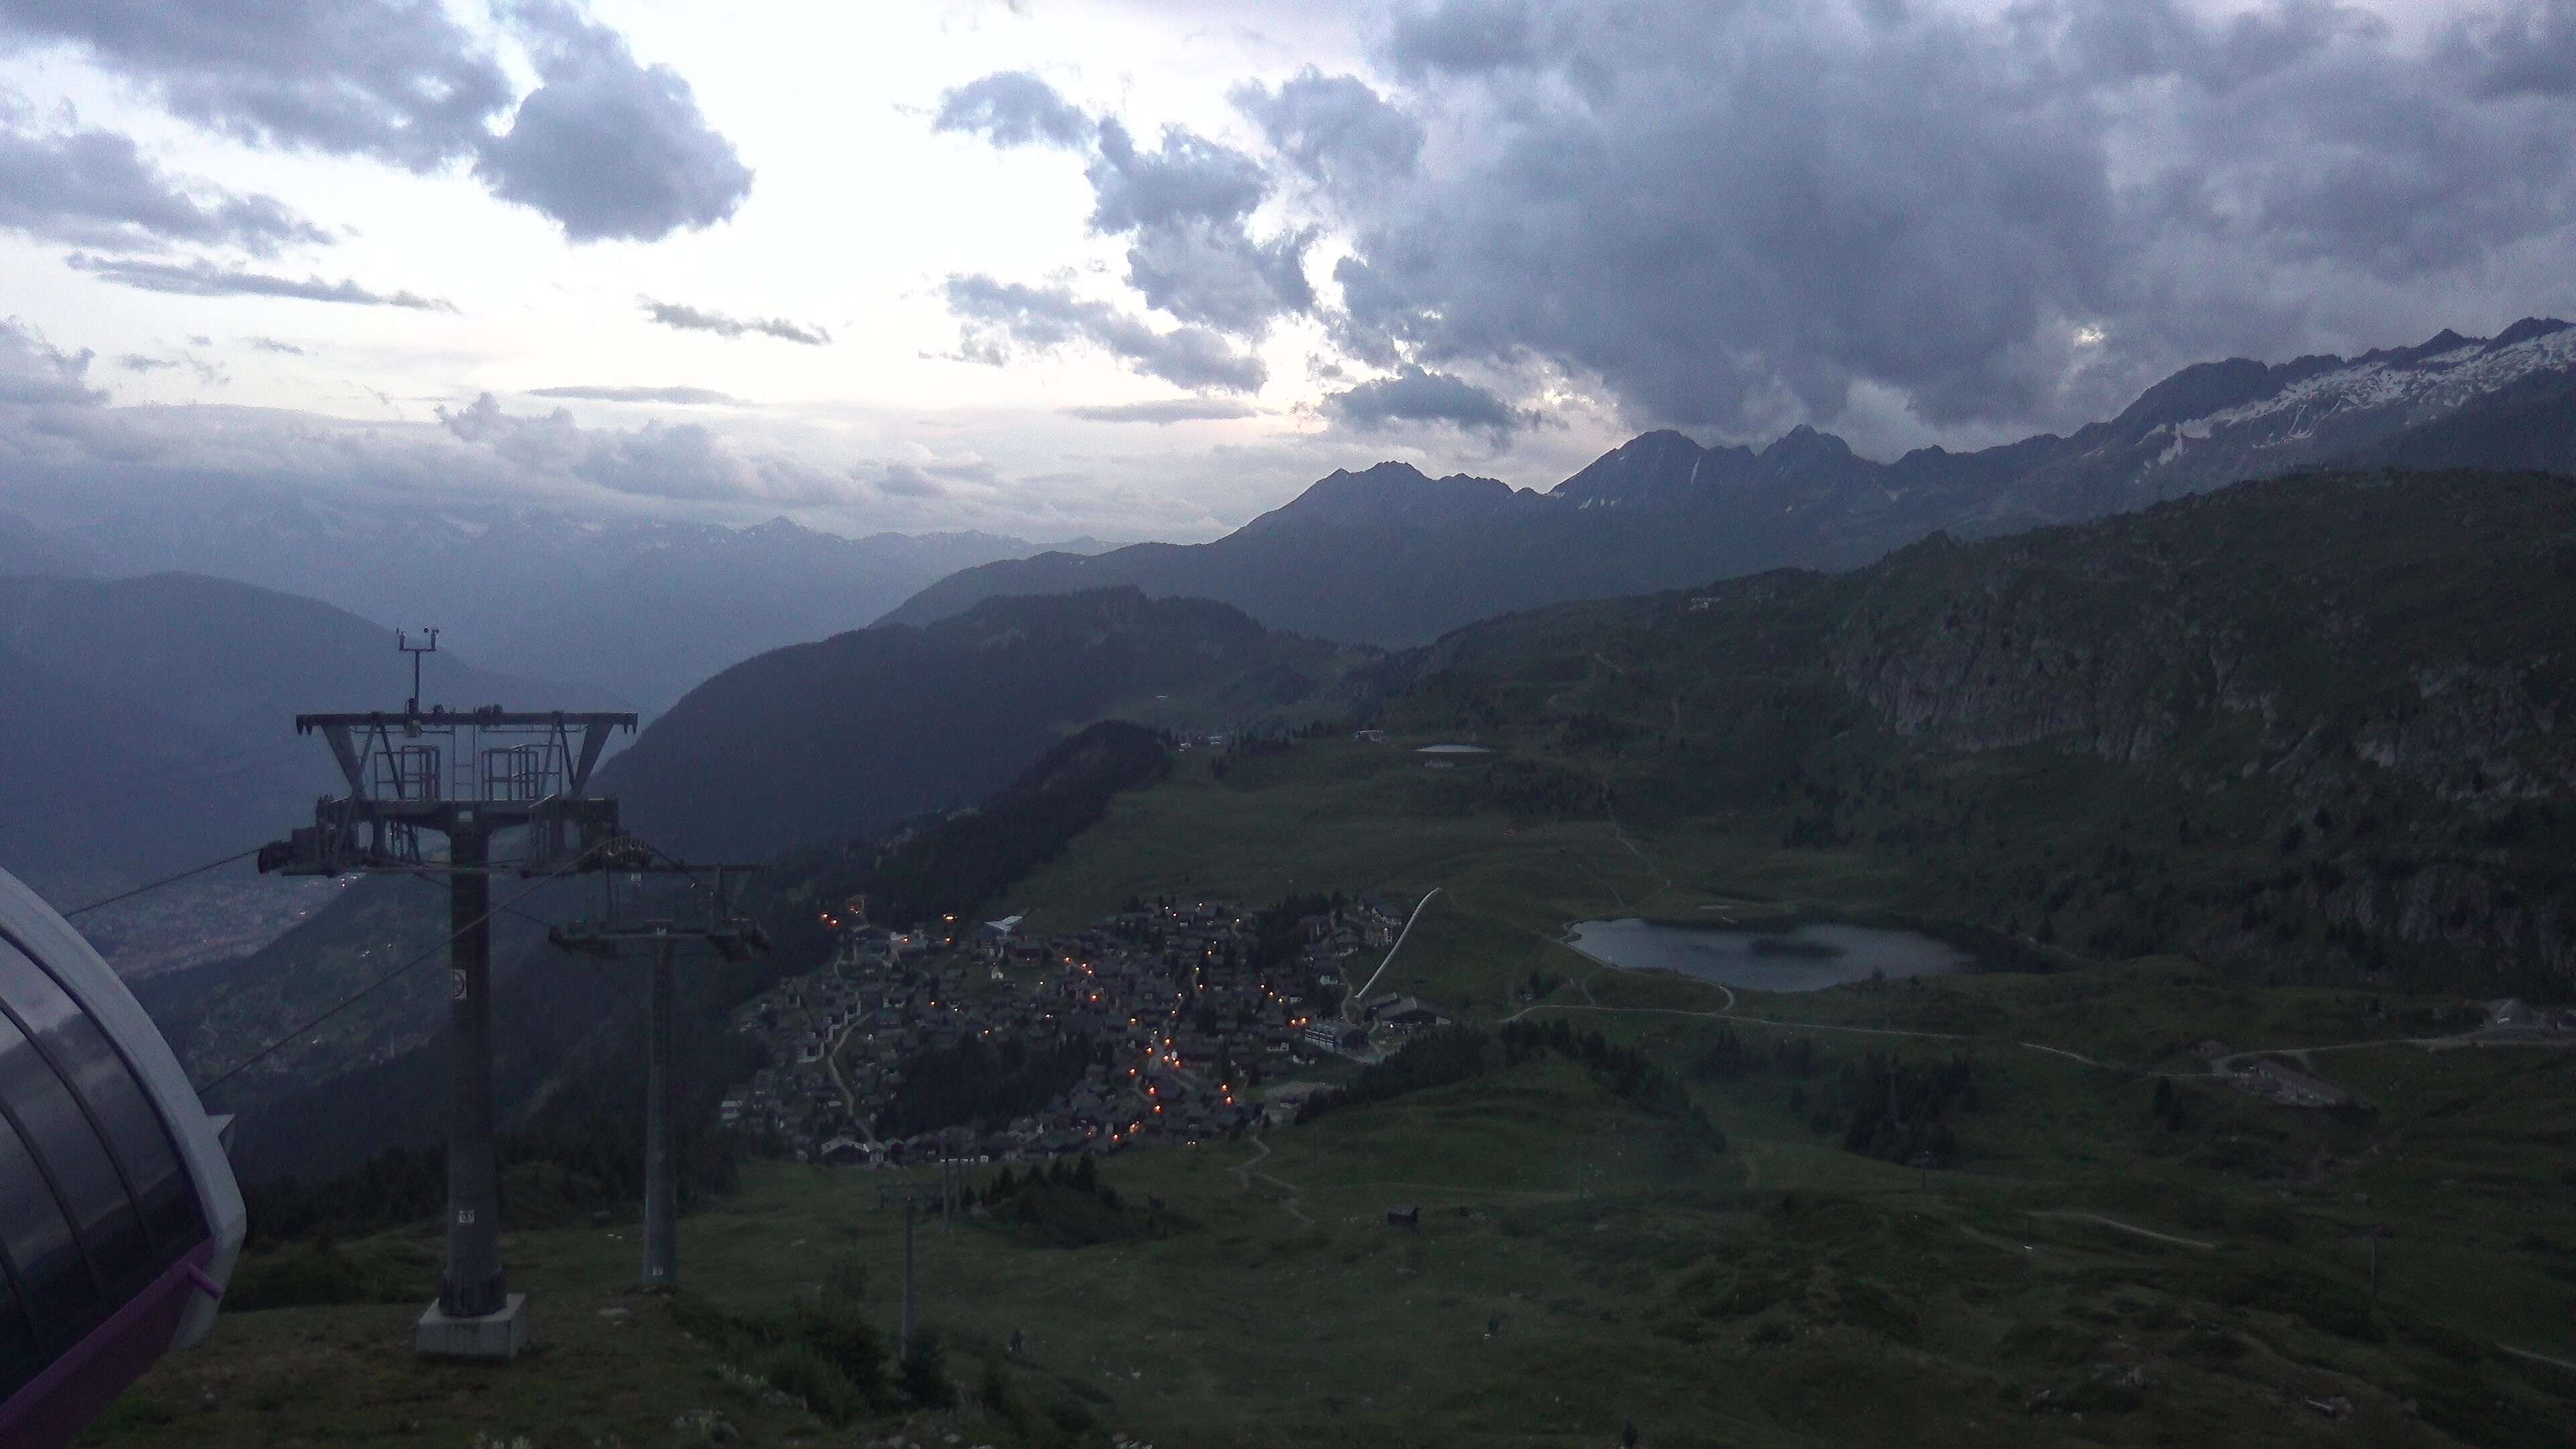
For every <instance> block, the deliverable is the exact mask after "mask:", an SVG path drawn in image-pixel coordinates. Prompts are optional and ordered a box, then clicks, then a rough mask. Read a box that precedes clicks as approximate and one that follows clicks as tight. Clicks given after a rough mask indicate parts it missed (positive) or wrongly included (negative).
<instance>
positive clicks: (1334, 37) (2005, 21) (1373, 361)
mask: <svg viewBox="0 0 2576 1449" xmlns="http://www.w3.org/2000/svg"><path fill="white" fill-rule="evenodd" d="M2572 262H2576V0H2532V3H2523V4H2502V5H2497V4H2483V3H2478V4H2471V3H2457V4H2454V3H2432V0H2426V3H2416V4H2397V3H2393V0H2390V3H2380V4H2371V5H2345V4H2334V3H2323V0H2294V3H2260V4H2250V5H2238V4H2203V3H2193V0H2010V3H1993V0H1954V3H1929V0H1625V3H1616V4H1611V3H1589V4H1583V3H1572V0H1437V3H1414V4H1397V5H1393V6H1389V5H1385V4H1370V5H1336V4H1332V3H1325V0H1314V3H1301V4H1297V5H1260V6H1254V5H1244V4H1221V3H1192V0H1171V3H1159V4H1148V3H1134V0H1080V3H1072V0H1018V3H970V0H920V3H912V4H901V5H866V6H854V5H848V4H846V3H815V4H801V3H791V0H764V3H762V4H757V5H741V4H713V3H704V4H702V3H694V0H686V3H684V0H637V3H630V4H610V3H602V4H596V5H592V6H587V7H584V6H581V5H577V4H574V3H571V0H524V3H522V0H501V3H497V4H495V3H487V0H452V3H440V0H336V3H334V0H306V3H302V4H296V5H278V4H272V3H266V0H190V3H188V4H185V5H181V4H177V3H164V4H158V5H155V4H148V3H144V0H0V319H5V320H0V510H11V511H16V512H19V513H22V514H26V515H28V516H31V517H35V518H37V519H39V520H40V521H51V522H69V521H78V520H80V519H82V518H83V516H84V515H97V514H100V513H102V512H107V511H112V510H114V509H117V508H132V507H150V506H154V504H155V501H156V500H159V499H166V498H169V497H173V496H180V495H184V496H186V497H188V498H191V499H194V500H198V501H201V502H202V501H204V500H207V499H228V498H236V497H238V498H242V499H255V498H272V497H277V496H291V497H300V498H307V499H317V500H329V501H336V502H341V503H346V504H349V505H351V506H356V505H359V504H362V503H365V502H369V501H375V500H388V499H402V500H413V501H428V502H431V503H433V504H436V505H439V506H447V505H450V504H452V505H453V506H454V507H456V508H459V509H467V510H483V511H487V512H488V511H490V510H494V509H500V510H508V509H513V508H533V509H545V510H555V511H564V512H571V513H575V514H583V515H597V516H603V517H605V516H612V515H624V514H653V515H659V516H669V517H690V518H701V519H706V520H711V521H718V522H727V523H746V522H752V521H757V520H760V519H765V518H768V517H772V516H775V515H779V514H786V515H789V516H792V517H795V518H797V519H798V520H799V521H801V522H805V523H807V524H809V525H810V526H815V527H821V528H828V529H832V530H835V531H839V532H844V533H853V534H856V533H864V532H871V531H876V530H881V529H897V530H902V531H906V532H923V531H946V530H955V529H982V530H986V531H991V532H997V533H1008V534H1014V535H1017V536H1020V537H1024V538H1028V539H1031V540H1034V541H1049V540H1055V539H1062V538H1069V537H1074V536H1077V535H1090V536H1094V537H1102V538H1111V539H1138V538H1166V539H1175V540H1184V541H1186V540H1195V539H1202V538H1207V537H1212V536H1214V535H1216V534H1218V533H1221V532H1223V531H1225V530H1226V529H1229V528H1232V527H1234V526H1236V525H1239V524H1241V523H1242V522H1244V521H1246V520H1247V519H1249V518H1250V517H1252V516H1254V515H1255V514H1257V513H1259V512H1261V511H1263V510H1265V509H1268V508H1271V507H1275V506H1277V505H1278V504H1280V503H1282V502H1285V501H1286V500H1287V499H1289V498H1290V497H1292V496H1294V495H1295V493H1296V492H1297V491H1298V490H1299V489H1301V488H1302V487H1303V486H1304V485H1305V484H1306V483H1308V482H1311V481H1312V480H1314V479H1315V478H1317V477H1319V476H1321V475H1322V474H1324V473H1327V472H1330V471H1331V470H1333V469H1335V468H1340V467H1349V468H1353V469H1358V468H1362V467H1365V466H1367V465H1368V464H1370V463H1372V462H1375V461H1378V460H1380V459H1385V458H1399V459H1403V460H1406V461H1409V462H1413V463H1415V464H1417V465H1418V466H1421V467H1422V468H1424V469H1425V470H1426V471H1429V472H1432V473H1435V474H1441V473H1449V472H1459V471H1463V472H1472V473H1477V474H1482V475H1487V476H1493V477H1500V478H1503V479H1505V480H1507V481H1509V482H1512V483H1514V484H1516V485H1520V486H1526V487H1538V488H1545V487H1548V486H1550V485H1552V484H1554V483H1555V482H1556V481H1557V480H1559V479H1560V478H1562V477H1564V476H1566V475H1567V474H1569V473H1571V472H1573V471H1574V470H1575V469H1576V468H1578V467H1580V466H1581V465H1582V464H1583V463H1584V462H1586V461H1588V460H1589V459H1590V458H1592V457H1593V456H1595V455H1597V454H1598V453H1600V452H1602V451H1604V450H1605V449H1607V448H1610V447H1612V446H1615V445H1616V444H1618V443H1619V442H1620V441H1622V440H1624V439H1625V438H1627V437H1629V436H1632V435H1634V434H1635V433H1637V432H1641V431H1644V430H1646V429H1649V428H1655V427H1677V428H1681V429H1683V430H1685V431H1687V432H1689V433H1691V434H1692V435H1693V436H1695V437H1697V438H1699V439H1701V440H1702V441H1704V442H1714V441H1720V440H1724V441H1735V442H1749V443H1752V444H1754V445H1756V446H1759V445H1761V444H1762V443H1764V442H1767V441H1768V440H1770V439H1771V438H1773V437H1776V436H1778V435H1779V434H1780V433H1782V432H1784V431H1786V430H1787V429H1789V428H1790V427H1792V426H1795V425H1798V424H1802V423H1803V424H1812V425H1814V426H1818V427H1822V428H1825V429H1827V430H1829V431H1834V432H1838V433H1840V434H1842V435H1843V436H1845V437H1846V438H1847V439H1849V440H1850V441H1851V442H1852V443H1853V445H1854V446H1855V447H1856V448H1858V449H1859V450H1860V451H1862V452H1863V453H1865V454H1869V455H1871V456H1877V457H1882V458H1890V457H1894V456H1895V455H1896V454H1898V453H1900V452H1902V451H1903V450H1905V449H1907V448H1912V447H1918V446H1925V445H1931V444H1939V445H1943V446H1949V447H1953V448H1962V447H1976V446H1983V445H1988V444H1992V443H1996V442H2001V441H2007V440H2010V439H2013V438H2017V437H2020V436H2023V435H2025V434H2028V433H2031V432H2035V431H2043V430H2046V431H2060V432H2062V431H2066V430H2069V429H2071V428H2073V427H2075V426H2078V425H2080V424H2081V423H2083V422H2085V421H2087V420H2090V419H2093V418H2097V417H2105V416H2109V415H2111V414H2113V413H2116V412H2117V411H2118V410H2119V408H2120V407H2121V406H2123V405H2125V404H2126V402H2127V401H2128V400H2129V399H2130V398H2132V397H2134V396H2135V394H2136V393H2137V392H2138V391H2139V390H2140V389H2141V388H2143V387H2144V386H2146V385H2147V384H2149V383H2152V382H2153V381H2155V380H2156V379H2158V378H2160V377H2162V376H2164V375H2166V374H2168V373H2170V372H2171V371H2173V370H2174V369H2176V368H2178V367H2181V366H2183V365H2186V364H2188V363H2191V362H2195V361H2201V360H2207V359H2210V358H2216V357H2224V356H2230V355H2243V356H2252V357H2257V358H2262V359H2266V360H2272V361H2284V360H2287V359H2289V358H2292V357H2295V356H2299V355H2302V354H2308V353H2315V352H2335V353H2339V354H2345V355H2350V354H2353V353H2357V352H2360V351H2364V350H2367V349H2368V348H2371V347H2376V346H2401V345H2406V344H2410V343H2413V342H2417V341H2420V340H2422V339H2423V338H2425V337H2427V336H2430V335H2431V334H2433V333H2434V332H2437V331H2439V330H2441V329H2442V328H2445V327H2449V328H2453V329H2455V330H2458V331H2460V332H2462V333H2466V334H2470V335H2488V334H2492V333H2493V332H2495V331H2498V330H2501V329H2502V328H2503V327H2504V326H2506V325H2507V324H2509V323H2511V322H2513V321H2514V320H2516V319H2518V318H2520V317H2523V316H2528V315H2553V314H2554V315H2561V316H2566V315H2576V266H2571V263H2572Z"/></svg>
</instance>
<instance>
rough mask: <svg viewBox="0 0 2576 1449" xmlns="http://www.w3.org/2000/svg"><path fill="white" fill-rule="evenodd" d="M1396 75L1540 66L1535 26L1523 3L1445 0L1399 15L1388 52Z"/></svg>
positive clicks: (1467, 73)
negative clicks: (1538, 64)
mask: <svg viewBox="0 0 2576 1449" xmlns="http://www.w3.org/2000/svg"><path fill="white" fill-rule="evenodd" d="M1386 55H1387V59H1388V60H1389V61H1390V62H1391V63H1392V64H1393V65H1394V67H1395V69H1396V72H1397V73H1398V74H1400V75H1406V76H1420V75H1423V74H1425V73H1426V72H1445V73H1450V74H1457V75H1474V74H1478V73H1480V72H1485V71H1494V70H1502V69H1505V68H1507V67H1511V66H1529V65H1535V64H1537V63H1538V36H1537V27H1536V26H1535V25H1534V24H1533V23H1532V21H1531V18H1530V7H1529V6H1528V5H1527V4H1525V3H1522V0H1501V3H1481V0H1443V3H1441V4H1439V5H1434V6H1429V7H1426V8H1421V9H1416V10H1413V11H1411V12H1409V13H1407V14H1404V15H1402V16H1399V17H1398V18H1397V20H1396V22H1395V31H1394V34H1393V35H1392V36H1391V37H1389V39H1388V41H1387V47H1386Z"/></svg>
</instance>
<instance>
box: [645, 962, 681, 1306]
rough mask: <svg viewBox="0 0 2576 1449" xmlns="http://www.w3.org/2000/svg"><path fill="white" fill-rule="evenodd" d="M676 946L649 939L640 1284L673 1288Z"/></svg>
mask: <svg viewBox="0 0 2576 1449" xmlns="http://www.w3.org/2000/svg"><path fill="white" fill-rule="evenodd" d="M678 950H679V942H678V940H676V939H675V938H673V937H671V936H669V935H664V936H663V937H661V938H660V939H659V940H657V941H655V942H654V943H653V986H652V999H651V1003H650V1008H649V1012H648V1015H649V1017H650V1020H649V1021H648V1022H647V1023H646V1028H645V1030H646V1035H645V1048H644V1286H645V1287H647V1288H675V1287H678V1286H679V1282H680V1171H679V1166H680V1164H679V1154H678V1152H677V1151H676V1150H675V1148H674V1145H673V1143H672V1141H671V1132H672V1123H673V1121H674V1120H675V1118H676V1116H677V1102H676V1098H677V1095H678V1092H679V1086H678V1078H677V1076H676V1074H675V1073H674V1072H673V1071H672V1068H671V984H672V983H671V957H672V955H673V954H674V953H675V952H677V951H678Z"/></svg>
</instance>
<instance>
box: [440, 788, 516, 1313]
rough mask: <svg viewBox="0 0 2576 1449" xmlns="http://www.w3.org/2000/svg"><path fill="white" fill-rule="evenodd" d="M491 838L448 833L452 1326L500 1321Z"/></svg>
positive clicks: (446, 1280)
mask: <svg viewBox="0 0 2576 1449" xmlns="http://www.w3.org/2000/svg"><path fill="white" fill-rule="evenodd" d="M487 844H488V837H487V836H485V834H484V833H483V830H482V828H481V826H480V825H478V824H474V823H470V822H468V821H467V820H466V819H465V818H464V816H463V815H462V814H460V815H459V817H458V819H457V822H456V823H455V825H454V826H453V827H452V828H451V829H450V831H449V834H448V863H449V864H450V865H451V866H452V867H453V869H452V871H451V873H450V874H449V876H448V878H447V880H448V896H447V910H448V919H449V924H450V928H451V929H452V931H453V932H454V936H453V939H451V940H450V941H449V942H448V947H447V960H448V972H447V999H448V1021H449V1027H448V1034H449V1038H450V1050H451V1053H452V1055H451V1057H450V1061H449V1066H448V1072H449V1077H448V1088H447V1090H448V1116H447V1266H446V1270H445V1272H444V1273H442V1274H441V1275H440V1277H439V1281H438V1307H439V1311H440V1312H442V1313H445V1314H446V1315H447V1316H448V1317H450V1318H481V1317H483V1316H485V1315H486V1314H492V1313H498V1312H500V1311H501V1308H502V1306H503V1304H504V1302H505V1301H506V1299H507V1296H508V1288H509V1285H508V1284H507V1283H506V1282H504V1281H503V1279H502V1275H501V1193H500V1181H499V1178H498V1176H497V1173H496V1170H495V1164H494V1159H493V1147H492V920H491V915H492V884H491V879H490V877H488V876H486V875H485V874H484V873H483V867H484V864H485V860H486V857H487V853H488V852H487V850H486V846H487Z"/></svg>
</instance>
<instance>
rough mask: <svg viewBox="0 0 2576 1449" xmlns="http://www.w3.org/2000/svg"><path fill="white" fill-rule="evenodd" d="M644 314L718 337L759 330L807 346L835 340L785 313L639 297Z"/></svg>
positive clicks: (666, 323)
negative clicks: (735, 312)
mask: <svg viewBox="0 0 2576 1449" xmlns="http://www.w3.org/2000/svg"><path fill="white" fill-rule="evenodd" d="M638 302H639V303H640V305H641V306H642V307H643V308H644V314H645V315H646V316H648V317H650V318H652V319H653V320H654V321H656V322H659V323H661V324H662V325H663V326H665V327H673V328H677V329H679V330H680V331H682V332H712V333H714V334H716V335H717V336H718V337H742V336H747V335H750V334H754V333H757V334H758V335H760V336H763V337H775V338H777V339H779V340H780V341H782V342H801V343H803V344H804V345H805V346H807V347H821V346H823V345H824V344H825V343H828V342H830V341H831V340H832V334H831V333H829V332H826V331H824V330H823V329H822V328H820V327H808V326H804V325H802V324H799V323H795V322H790V321H788V320H787V319H786V318H784V317H728V316H726V315H725V314H723V313H722V312H709V311H705V310H703V309H700V308H697V307H692V306H690V305H688V304H687V303H685V302H656V301H654V300H653V299H652V298H650V297H643V298H639V299H638Z"/></svg>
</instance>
